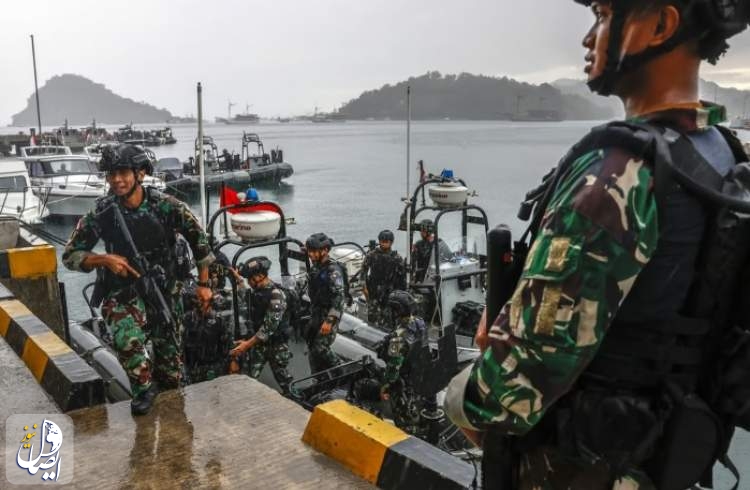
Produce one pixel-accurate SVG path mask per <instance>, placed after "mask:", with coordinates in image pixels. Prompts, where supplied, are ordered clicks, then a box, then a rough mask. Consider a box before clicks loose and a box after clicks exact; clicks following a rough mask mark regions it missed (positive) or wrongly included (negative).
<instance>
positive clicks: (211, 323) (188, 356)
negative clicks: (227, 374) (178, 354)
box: [184, 310, 231, 368]
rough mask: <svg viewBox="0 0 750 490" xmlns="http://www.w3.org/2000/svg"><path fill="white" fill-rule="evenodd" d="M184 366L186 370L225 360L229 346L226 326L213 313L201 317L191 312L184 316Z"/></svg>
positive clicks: (195, 312)
mask: <svg viewBox="0 0 750 490" xmlns="http://www.w3.org/2000/svg"><path fill="white" fill-rule="evenodd" d="M184 323H185V334H184V349H185V365H186V366H187V367H188V368H194V367H198V366H205V365H210V364H213V363H216V362H219V361H221V360H222V359H226V356H227V346H228V345H231V339H230V333H229V329H228V328H227V325H226V324H225V323H224V321H223V320H222V318H221V317H220V316H219V315H217V314H216V312H215V311H211V312H209V314H208V315H206V316H202V315H200V314H199V313H198V312H197V311H195V310H191V311H190V312H188V313H187V314H186V315H185V322H184Z"/></svg>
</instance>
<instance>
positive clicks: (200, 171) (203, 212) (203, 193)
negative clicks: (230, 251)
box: [197, 82, 232, 233]
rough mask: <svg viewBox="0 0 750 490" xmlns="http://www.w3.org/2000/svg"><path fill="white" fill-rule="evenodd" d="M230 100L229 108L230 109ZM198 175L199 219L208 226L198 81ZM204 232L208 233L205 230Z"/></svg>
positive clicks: (199, 84)
mask: <svg viewBox="0 0 750 490" xmlns="http://www.w3.org/2000/svg"><path fill="white" fill-rule="evenodd" d="M231 108H232V106H231V102H230V106H229V109H230V110H231ZM198 148H199V150H198V155H197V157H198V175H199V176H200V193H201V220H202V224H203V226H204V227H205V226H208V221H207V216H206V214H207V213H206V209H207V208H206V169H205V168H203V87H201V82H198ZM206 233H210V231H209V230H206Z"/></svg>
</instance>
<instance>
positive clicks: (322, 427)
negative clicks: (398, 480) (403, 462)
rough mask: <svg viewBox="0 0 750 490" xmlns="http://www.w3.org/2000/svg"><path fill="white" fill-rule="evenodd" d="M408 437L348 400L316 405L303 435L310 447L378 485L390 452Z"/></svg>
mask: <svg viewBox="0 0 750 490" xmlns="http://www.w3.org/2000/svg"><path fill="white" fill-rule="evenodd" d="M408 438H409V435H408V434H406V433H405V432H404V431H402V430H401V429H399V428H397V427H395V426H393V425H391V424H389V423H388V422H385V421H383V420H381V419H379V418H377V417H375V416H374V415H372V414H370V413H368V412H365V411H364V410H362V409H359V408H357V407H355V406H353V405H350V404H349V403H347V402H346V401H344V400H334V401H331V402H327V403H323V404H321V405H318V406H316V407H315V410H314V411H313V413H312V415H311V416H310V420H309V421H308V422H307V427H306V428H305V433H304V434H303V435H302V440H303V441H304V442H305V443H306V444H308V445H310V446H312V447H313V448H315V449H316V450H318V451H320V452H321V453H323V454H326V455H328V456H330V457H331V458H333V459H335V460H336V461H338V462H339V463H341V464H343V465H344V466H346V467H347V468H349V469H350V470H351V471H352V472H353V473H354V474H356V475H358V476H360V477H362V478H364V479H365V480H367V481H369V482H371V483H377V480H378V473H379V472H380V467H381V465H382V464H383V458H384V457H385V453H386V450H387V449H388V448H389V447H391V446H393V445H394V444H397V443H399V442H401V441H404V440H406V439H408Z"/></svg>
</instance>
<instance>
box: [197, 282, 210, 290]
mask: <svg viewBox="0 0 750 490" xmlns="http://www.w3.org/2000/svg"><path fill="white" fill-rule="evenodd" d="M209 286H210V285H209V284H208V281H198V287H202V288H207V287H209Z"/></svg>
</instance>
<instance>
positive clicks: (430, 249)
mask: <svg viewBox="0 0 750 490" xmlns="http://www.w3.org/2000/svg"><path fill="white" fill-rule="evenodd" d="M419 234H420V236H421V237H422V239H421V240H419V241H417V243H415V244H414V245H412V248H411V263H412V264H413V267H414V282H422V281H423V280H424V278H425V275H426V274H427V268H428V267H429V266H430V260H431V259H432V257H433V256H434V254H435V251H434V250H435V249H434V246H435V224H434V223H433V222H432V220H429V219H424V220H422V222H421V223H420V224H419ZM438 249H439V254H440V255H439V256H440V261H441V262H442V261H445V260H448V259H450V258H451V256H452V255H453V252H451V249H450V247H449V246H448V244H447V243H445V242H444V241H443V239H442V238H440V239H438Z"/></svg>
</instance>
